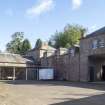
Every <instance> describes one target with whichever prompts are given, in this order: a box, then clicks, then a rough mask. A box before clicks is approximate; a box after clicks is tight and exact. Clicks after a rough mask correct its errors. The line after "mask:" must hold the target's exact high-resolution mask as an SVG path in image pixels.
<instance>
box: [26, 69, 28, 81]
mask: <svg viewBox="0 0 105 105" xmlns="http://www.w3.org/2000/svg"><path fill="white" fill-rule="evenodd" d="M27 72H28V70H27V68H26V80H28V74H27Z"/></svg>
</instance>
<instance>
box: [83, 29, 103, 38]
mask: <svg viewBox="0 0 105 105" xmlns="http://www.w3.org/2000/svg"><path fill="white" fill-rule="evenodd" d="M102 34H105V27H103V28H101V29H99V30H97V31H95V32H93V33H91V34H88V35H87V36H86V37H85V38H89V37H94V36H97V35H102Z"/></svg>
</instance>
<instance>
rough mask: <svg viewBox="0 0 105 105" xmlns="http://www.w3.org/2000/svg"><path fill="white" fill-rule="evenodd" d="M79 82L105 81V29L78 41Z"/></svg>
mask: <svg viewBox="0 0 105 105" xmlns="http://www.w3.org/2000/svg"><path fill="white" fill-rule="evenodd" d="M80 80H81V81H105V27H103V28H101V29H99V30H97V31H95V32H93V33H91V34H89V35H87V36H86V37H84V38H82V39H81V40H80Z"/></svg>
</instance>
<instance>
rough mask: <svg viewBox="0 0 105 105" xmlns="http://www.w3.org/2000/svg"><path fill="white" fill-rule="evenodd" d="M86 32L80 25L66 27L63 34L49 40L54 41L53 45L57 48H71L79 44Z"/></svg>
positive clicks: (58, 33)
mask: <svg viewBox="0 0 105 105" xmlns="http://www.w3.org/2000/svg"><path fill="white" fill-rule="evenodd" d="M85 32H86V29H85V28H83V27H82V26H79V25H66V27H65V28H64V30H63V32H56V33H55V34H54V35H53V36H52V38H51V39H50V40H49V42H50V44H51V41H54V42H55V44H54V45H53V46H54V47H55V48H59V47H65V48H68V47H71V46H73V45H75V44H79V40H80V38H81V37H82V36H83V34H84V33H85Z"/></svg>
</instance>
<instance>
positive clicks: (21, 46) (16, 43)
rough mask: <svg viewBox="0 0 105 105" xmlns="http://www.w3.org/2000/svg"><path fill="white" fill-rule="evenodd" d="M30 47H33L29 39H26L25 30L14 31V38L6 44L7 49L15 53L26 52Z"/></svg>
mask: <svg viewBox="0 0 105 105" xmlns="http://www.w3.org/2000/svg"><path fill="white" fill-rule="evenodd" d="M26 47H27V48H26ZM30 48H31V47H30V43H29V41H28V40H27V39H26V40H24V33H23V32H16V33H14V34H13V35H12V40H11V41H10V42H9V43H7V45H6V50H7V51H8V52H10V53H15V54H24V53H25V52H26V51H28V49H30Z"/></svg>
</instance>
